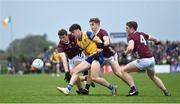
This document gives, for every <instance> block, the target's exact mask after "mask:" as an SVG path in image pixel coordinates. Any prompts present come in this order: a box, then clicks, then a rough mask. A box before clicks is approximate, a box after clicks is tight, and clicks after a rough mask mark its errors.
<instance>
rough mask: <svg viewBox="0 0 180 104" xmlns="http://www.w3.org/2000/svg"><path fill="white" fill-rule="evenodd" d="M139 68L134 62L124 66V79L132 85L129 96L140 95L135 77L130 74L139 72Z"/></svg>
mask: <svg viewBox="0 0 180 104" xmlns="http://www.w3.org/2000/svg"><path fill="white" fill-rule="evenodd" d="M138 71H139V69H138V68H137V67H136V66H135V65H134V63H133V62H130V63H128V64H127V65H126V66H124V67H123V70H122V74H123V78H124V80H125V81H126V82H127V83H128V85H129V86H130V91H129V94H128V95H129V96H133V95H138V90H137V88H136V86H135V83H134V79H133V77H132V76H131V75H130V74H129V73H130V72H138Z"/></svg>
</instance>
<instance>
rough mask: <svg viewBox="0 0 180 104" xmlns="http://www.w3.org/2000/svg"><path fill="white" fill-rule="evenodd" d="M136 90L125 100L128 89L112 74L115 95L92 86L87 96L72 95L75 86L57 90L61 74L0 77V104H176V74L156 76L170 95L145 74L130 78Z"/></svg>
mask: <svg viewBox="0 0 180 104" xmlns="http://www.w3.org/2000/svg"><path fill="white" fill-rule="evenodd" d="M133 76H134V78H135V82H136V84H137V85H138V88H139V92H140V93H139V96H133V97H126V96H125V95H126V94H127V92H128V90H129V88H128V87H127V86H126V85H125V84H124V83H123V82H122V81H121V80H119V79H118V78H117V77H115V76H114V75H113V74H107V75H105V77H106V78H107V80H108V81H109V82H111V83H113V84H116V85H118V96H115V97H114V96H111V93H110V91H109V90H108V89H107V88H104V87H102V86H100V85H98V84H96V88H91V89H90V95H89V96H80V95H77V94H76V93H75V90H76V86H74V87H73V91H72V92H71V94H70V95H69V96H64V95H63V94H61V93H60V92H59V91H57V89H56V87H57V86H65V85H66V83H65V81H64V80H63V78H64V75H63V74H62V75H61V76H60V77H52V76H51V75H43V74H42V75H36V74H35V75H22V76H20V75H0V103H57V102H58V103H119V102H120V103H129V102H130V103H154V102H156V103H180V74H158V76H159V77H160V78H161V79H162V80H163V81H164V83H165V85H167V88H168V89H169V91H170V92H171V94H172V96H170V97H166V96H163V94H162V92H161V91H160V90H159V89H158V88H157V87H156V86H155V85H154V84H153V83H152V82H151V81H150V80H149V79H148V77H147V76H146V74H144V73H139V74H134V75H133Z"/></svg>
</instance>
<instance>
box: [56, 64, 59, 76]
mask: <svg viewBox="0 0 180 104" xmlns="http://www.w3.org/2000/svg"><path fill="white" fill-rule="evenodd" d="M59 68H60V63H56V76H57V77H59V76H60V69H59Z"/></svg>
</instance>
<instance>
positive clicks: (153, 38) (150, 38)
mask: <svg viewBox="0 0 180 104" xmlns="http://www.w3.org/2000/svg"><path fill="white" fill-rule="evenodd" d="M148 40H149V41H153V42H155V45H158V44H161V42H160V41H158V40H157V38H156V37H154V36H149V39H148Z"/></svg>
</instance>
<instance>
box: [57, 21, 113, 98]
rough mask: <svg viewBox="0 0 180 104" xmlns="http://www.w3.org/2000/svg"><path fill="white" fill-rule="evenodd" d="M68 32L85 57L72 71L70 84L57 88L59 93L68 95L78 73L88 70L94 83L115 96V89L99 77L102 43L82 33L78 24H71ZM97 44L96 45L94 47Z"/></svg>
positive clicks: (86, 33)
mask: <svg viewBox="0 0 180 104" xmlns="http://www.w3.org/2000/svg"><path fill="white" fill-rule="evenodd" d="M69 30H70V32H71V33H72V34H73V35H74V36H75V37H76V40H77V44H78V45H79V46H80V47H81V48H82V49H83V53H85V55H86V56H87V57H86V59H85V60H84V61H82V62H81V63H80V64H78V65H77V66H76V67H75V68H74V69H72V77H71V80H70V83H69V84H68V85H67V86H66V87H65V88H61V87H58V89H59V91H61V92H62V93H64V94H65V95H68V94H69V93H70V91H71V89H72V87H73V85H74V83H75V81H76V80H77V78H78V75H79V73H80V72H82V71H85V70H88V69H89V68H90V71H91V73H90V75H91V78H92V80H93V81H94V82H96V83H99V84H101V85H103V86H105V87H107V88H108V89H110V90H111V92H112V95H113V96H115V95H116V87H115V86H113V85H112V84H110V83H109V82H107V81H106V80H105V79H104V78H102V77H100V76H99V72H100V64H103V62H104V59H103V53H102V52H101V51H102V48H103V47H101V46H102V41H101V40H100V39H99V38H98V37H97V36H95V35H94V34H93V33H92V32H82V31H81V27H80V25H78V24H73V25H72V26H71V27H70V28H69ZM96 43H97V45H96Z"/></svg>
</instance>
